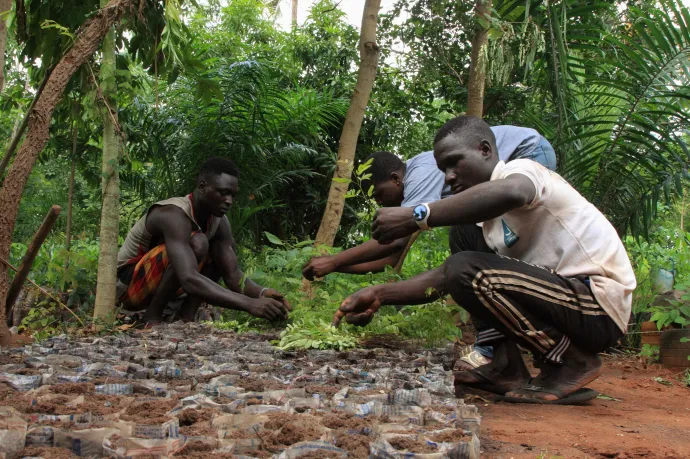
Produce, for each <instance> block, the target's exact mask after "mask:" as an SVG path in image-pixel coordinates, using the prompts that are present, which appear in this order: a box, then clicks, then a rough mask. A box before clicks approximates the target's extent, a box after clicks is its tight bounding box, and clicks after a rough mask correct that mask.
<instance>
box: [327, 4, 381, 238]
mask: <svg viewBox="0 0 690 459" xmlns="http://www.w3.org/2000/svg"><path fill="white" fill-rule="evenodd" d="M380 7H381V0H366V1H365V3H364V12H363V14H362V30H361V32H360V38H359V55H360V63H359V72H358V73H357V83H356V84H355V90H354V92H353V94H352V99H351V100H350V107H349V108H348V110H347V115H346V117H345V125H344V126H343V131H342V134H341V135H340V143H339V146H338V159H337V162H336V167H335V172H334V173H333V180H332V182H331V187H330V190H329V193H328V202H327V203H326V210H325V211H324V213H323V218H322V220H321V226H319V231H318V232H317V233H316V241H315V244H316V245H320V244H325V245H333V241H334V240H335V235H336V233H337V231H338V226H340V219H341V217H342V215H343V207H345V194H346V193H347V188H348V185H349V183H350V181H351V177H352V167H353V165H354V159H355V151H356V149H357V139H358V138H359V131H360V129H361V127H362V120H364V112H365V110H366V108H367V104H368V103H369V96H370V95H371V90H372V88H373V87H374V80H375V79H376V69H377V67H378V63H379V46H378V45H377V44H376V25H377V23H378V16H379V9H380Z"/></svg>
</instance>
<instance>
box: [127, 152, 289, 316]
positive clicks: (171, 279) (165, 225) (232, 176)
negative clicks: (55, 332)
mask: <svg viewBox="0 0 690 459" xmlns="http://www.w3.org/2000/svg"><path fill="white" fill-rule="evenodd" d="M238 177H239V171H238V170H237V167H236V166H235V164H234V163H232V162H231V161H229V160H226V159H222V158H212V159H209V160H208V161H206V162H205V163H204V164H203V166H202V167H201V171H200V173H199V176H198V179H197V185H196V189H195V190H194V191H193V192H192V193H190V194H189V195H187V196H184V197H176V198H170V199H167V200H165V201H160V202H157V203H156V204H154V205H153V206H151V208H150V209H149V210H148V212H147V213H146V215H144V216H143V217H141V218H140V219H139V221H137V223H136V224H135V225H134V227H133V228H132V229H131V230H130V231H129V233H128V234H127V238H126V239H125V242H124V244H123V246H122V247H121V248H120V251H119V253H118V256H117V265H118V270H117V277H118V286H119V287H120V289H119V290H120V292H118V293H119V294H120V296H119V298H120V301H121V302H122V305H123V307H124V309H126V310H129V311H141V310H144V309H145V310H146V312H145V313H144V322H145V324H146V327H150V326H152V325H155V324H156V323H160V322H161V320H162V316H163V310H164V309H165V306H166V305H167V303H168V302H169V301H171V300H173V299H175V298H176V297H178V296H181V295H182V293H187V298H186V299H185V300H184V303H183V305H182V309H181V310H180V316H181V318H182V319H183V320H186V321H193V320H194V317H195V315H196V311H197V309H198V308H199V305H200V304H201V303H202V302H205V303H208V304H210V305H214V306H219V307H223V308H229V309H236V310H240V311H246V312H248V313H249V314H251V315H253V316H256V317H261V318H264V319H267V320H276V319H285V318H287V315H288V311H289V310H290V305H289V303H288V302H287V300H286V299H285V298H284V297H283V295H282V294H280V293H279V292H277V291H276V290H274V289H270V288H265V287H261V286H260V285H257V284H256V283H254V282H253V281H251V280H250V279H244V275H243V274H242V271H241V270H240V267H239V264H238V262H237V255H236V253H237V247H236V245H235V240H234V238H233V236H232V231H231V230H230V223H229V222H228V219H227V217H226V216H225V214H226V213H227V212H228V211H229V210H230V206H232V203H233V200H234V198H235V195H236V194H237V190H238ZM220 278H222V279H223V280H224V281H225V285H227V286H228V288H229V290H228V289H224V288H222V287H221V286H220V285H218V283H217V282H218V280H219V279H220Z"/></svg>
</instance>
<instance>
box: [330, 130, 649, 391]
mask: <svg viewBox="0 0 690 459" xmlns="http://www.w3.org/2000/svg"><path fill="white" fill-rule="evenodd" d="M434 156H435V158H436V162H437V164H438V167H439V169H441V170H442V171H443V172H444V174H445V181H446V183H447V184H448V185H450V187H451V189H452V191H453V194H454V195H453V196H451V197H449V198H446V199H442V200H439V201H436V202H434V203H431V204H424V203H423V204H421V205H419V206H417V207H415V208H402V207H401V208H383V209H380V210H379V211H378V212H377V216H376V218H375V220H374V223H373V238H374V239H376V240H377V241H378V242H379V243H381V244H386V243H390V242H392V241H394V240H396V239H398V238H401V237H404V236H406V235H409V234H411V233H413V232H415V231H417V230H418V229H420V228H421V229H427V228H429V227H435V226H453V225H467V224H480V225H481V227H482V232H483V236H484V240H485V242H486V245H487V246H488V248H489V249H490V250H487V251H463V252H459V253H456V254H454V255H452V256H451V257H450V258H449V259H448V260H447V261H446V262H445V263H444V265H443V266H441V267H439V268H437V269H435V270H432V271H429V272H426V273H424V274H421V275H419V276H416V277H415V278H413V279H410V280H407V281H404V282H398V283H395V284H383V285H377V286H373V287H369V288H366V289H363V290H360V291H358V292H356V293H355V294H353V295H351V296H350V297H349V298H347V299H346V300H345V301H344V302H343V304H342V305H341V307H340V310H339V313H338V314H336V319H335V322H336V323H337V322H339V320H340V317H342V316H343V315H344V316H345V318H346V320H347V321H348V322H349V323H354V324H357V325H366V324H367V323H369V321H371V318H372V316H373V314H374V312H375V311H376V310H378V308H379V307H380V306H381V305H386V304H390V305H400V304H404V305H409V304H421V303H428V302H430V301H433V300H435V299H437V298H439V297H440V296H442V295H445V294H450V295H451V296H452V297H453V299H454V300H455V301H456V302H457V303H458V304H459V305H461V306H462V307H463V308H465V309H466V310H468V311H469V312H470V313H471V314H472V316H473V317H474V316H476V317H479V318H481V319H482V320H483V322H484V323H485V324H488V325H489V326H490V328H489V329H486V330H483V331H484V336H483V337H482V342H481V343H480V344H484V345H489V344H490V345H493V346H494V358H493V360H492V361H491V363H489V364H486V365H482V366H479V367H477V368H475V369H472V370H469V371H463V372H460V373H462V374H461V375H459V376H460V377H458V375H456V378H455V381H456V384H458V383H461V384H467V385H472V386H475V387H479V388H482V389H485V390H490V391H492V392H496V393H499V394H505V399H506V400H507V401H513V402H528V403H575V402H581V401H583V400H586V399H589V398H591V397H592V396H593V395H592V394H594V395H596V392H594V391H589V390H587V389H584V387H585V385H587V384H588V383H589V382H591V381H593V380H594V379H596V378H597V377H598V376H599V374H600V373H601V360H600V359H599V357H598V355H597V353H598V352H601V351H603V350H605V349H607V348H608V347H610V346H612V345H614V344H616V342H617V341H618V339H619V338H620V337H621V336H623V334H624V333H625V332H626V330H627V323H628V320H629V318H630V312H631V302H632V291H633V290H634V289H635V287H636V281H635V276H634V273H633V270H632V267H631V265H630V260H629V259H628V256H627V253H626V251H625V248H624V247H623V244H622V242H621V240H620V238H619V237H618V235H617V233H616V231H615V229H614V228H613V226H612V225H611V224H610V223H609V222H608V220H607V219H606V218H605V217H604V215H603V214H602V213H601V212H599V210H598V209H597V208H596V207H594V206H593V205H592V204H591V203H589V202H588V201H587V200H586V199H585V198H583V197H582V196H581V195H580V194H579V193H578V192H577V191H576V190H575V189H573V188H572V187H571V186H570V185H569V184H568V183H567V182H566V181H565V180H563V179H562V178H561V177H560V176H559V175H558V174H556V173H555V172H552V171H549V170H548V169H546V168H544V167H543V166H541V165H539V164H537V163H535V162H534V161H529V160H515V161H511V162H510V163H508V164H506V163H504V162H503V161H500V160H499V158H498V156H497V155H496V139H495V137H494V134H493V133H492V132H491V130H490V129H489V127H488V125H486V123H484V121H482V120H481V119H478V118H472V117H458V118H455V119H453V120H451V121H449V122H448V123H446V124H445V125H444V126H443V128H441V130H440V131H439V132H438V134H437V135H436V138H435V140H434ZM518 344H519V345H520V346H522V347H525V348H527V349H529V350H531V351H532V353H533V354H534V356H535V363H536V366H537V367H538V368H540V369H541V373H540V374H539V376H537V377H536V378H534V379H532V380H530V378H529V372H528V371H527V368H526V366H525V364H524V362H523V360H522V356H521V354H520V351H519V349H518V347H517V345H518Z"/></svg>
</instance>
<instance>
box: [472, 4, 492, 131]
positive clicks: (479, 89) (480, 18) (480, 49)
mask: <svg viewBox="0 0 690 459" xmlns="http://www.w3.org/2000/svg"><path fill="white" fill-rule="evenodd" d="M491 5H492V0H477V4H476V5H475V8H474V18H475V23H476V28H475V33H474V38H473V39H472V54H471V55H470V79H469V81H468V82H467V112H466V114H467V116H476V117H477V118H481V117H482V114H483V113H484V111H483V106H484V83H485V82H486V64H487V61H486V46H487V44H488V43H489V19H490V18H491Z"/></svg>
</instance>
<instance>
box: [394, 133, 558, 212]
mask: <svg viewBox="0 0 690 459" xmlns="http://www.w3.org/2000/svg"><path fill="white" fill-rule="evenodd" d="M491 131H492V132H493V133H494V136H495V137H496V147H497V148H498V159H500V160H501V161H504V162H508V161H511V160H514V159H518V158H521V157H525V156H527V157H528V156H529V155H530V154H531V153H532V152H533V151H534V150H535V149H536V148H537V146H538V145H539V143H540V142H542V141H543V142H545V141H546V140H545V139H544V140H542V139H543V137H542V136H541V134H539V132H537V131H535V130H534V129H530V128H523V127H518V126H493V127H491ZM535 160H537V159H536V158H535ZM544 165H545V166H547V167H549V168H550V169H552V170H553V169H555V160H554V161H553V164H550V163H549V164H544ZM403 183H404V186H405V196H404V199H403V202H402V204H401V205H400V206H401V207H415V206H418V205H419V204H422V203H429V202H434V201H438V200H439V199H441V198H445V197H448V196H450V195H451V194H452V193H451V190H450V187H449V186H448V185H446V184H445V177H444V175H443V172H441V171H440V170H439V168H438V166H437V165H436V159H434V152H433V151H425V152H423V153H420V154H418V155H417V156H414V157H412V158H410V159H409V160H407V163H406V167H405V177H404V180H403Z"/></svg>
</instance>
